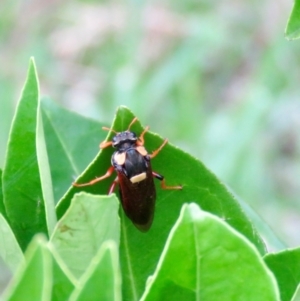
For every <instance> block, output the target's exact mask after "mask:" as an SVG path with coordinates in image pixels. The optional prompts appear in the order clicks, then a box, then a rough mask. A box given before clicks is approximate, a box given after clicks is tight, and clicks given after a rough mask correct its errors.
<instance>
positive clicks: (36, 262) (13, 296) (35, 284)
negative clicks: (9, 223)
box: [4, 237, 52, 301]
mask: <svg viewBox="0 0 300 301" xmlns="http://www.w3.org/2000/svg"><path fill="white" fill-rule="evenodd" d="M25 259H26V263H25V264H24V266H23V267H22V268H21V270H20V271H19V273H17V274H16V275H15V277H14V279H13V282H12V283H11V285H10V287H9V288H8V290H7V291H6V293H5V298H4V299H5V300H7V301H18V300H20V301H23V300H25V299H24V298H26V300H30V301H50V300H51V286H52V266H51V256H50V253H49V251H48V249H47V246H46V242H45V239H42V238H41V237H39V238H36V239H35V240H34V241H33V242H32V243H31V244H30V245H29V247H28V250H27V252H26V254H25Z"/></svg>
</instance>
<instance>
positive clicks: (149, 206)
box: [118, 162, 156, 232]
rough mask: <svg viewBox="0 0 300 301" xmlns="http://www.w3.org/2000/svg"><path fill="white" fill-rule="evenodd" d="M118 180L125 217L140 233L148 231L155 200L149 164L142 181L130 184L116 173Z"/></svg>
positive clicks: (124, 177) (123, 176) (120, 174)
mask: <svg viewBox="0 0 300 301" xmlns="http://www.w3.org/2000/svg"><path fill="white" fill-rule="evenodd" d="M118 178H119V188H120V198H121V203H122V207H123V209H124V211H125V213H126V215H127V216H128V217H129V218H130V219H131V221H132V222H133V223H134V225H135V226H136V227H137V228H138V229H139V230H140V231H143V232H145V231H148V230H149V228H150V227H151V224H152V221H153V215H154V207H155V199H156V191H155V186H154V181H153V176H152V169H151V165H150V162H149V166H148V168H147V170H146V178H145V179H144V180H142V181H140V182H137V183H132V182H131V181H130V179H129V178H128V177H126V176H125V175H124V174H123V173H122V172H118Z"/></svg>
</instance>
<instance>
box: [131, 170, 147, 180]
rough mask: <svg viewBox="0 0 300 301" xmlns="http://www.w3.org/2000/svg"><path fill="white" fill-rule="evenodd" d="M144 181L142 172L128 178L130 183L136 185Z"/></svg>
mask: <svg viewBox="0 0 300 301" xmlns="http://www.w3.org/2000/svg"><path fill="white" fill-rule="evenodd" d="M145 179H146V173H145V172H142V173H140V174H139V175H136V176H134V177H131V178H130V181H131V183H138V182H141V181H143V180H145Z"/></svg>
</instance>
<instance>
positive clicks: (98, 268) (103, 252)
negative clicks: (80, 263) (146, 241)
mask: <svg viewBox="0 0 300 301" xmlns="http://www.w3.org/2000/svg"><path fill="white" fill-rule="evenodd" d="M104 279H105V281H103V280H104ZM94 300H103V301H105V300H107V301H111V300H114V301H118V300H121V274H120V269H119V258H118V249H117V246H116V244H115V243H114V242H110V241H108V242H106V243H104V244H103V245H102V247H101V248H100V250H99V252H98V254H96V256H95V258H94V259H93V260H92V262H91V264H90V266H89V268H88V270H87V271H86V273H85V274H84V275H83V277H82V278H81V280H80V284H79V286H78V288H77V289H76V290H75V291H74V292H73V294H72V296H71V298H70V301H94Z"/></svg>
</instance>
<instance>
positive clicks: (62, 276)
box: [48, 243, 77, 301]
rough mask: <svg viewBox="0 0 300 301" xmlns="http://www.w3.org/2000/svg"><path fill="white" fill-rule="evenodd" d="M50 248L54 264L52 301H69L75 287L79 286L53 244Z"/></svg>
mask: <svg viewBox="0 0 300 301" xmlns="http://www.w3.org/2000/svg"><path fill="white" fill-rule="evenodd" d="M48 248H49V249H50V251H51V254H52V262H53V286H52V298H51V301H61V300H68V299H69V297H70V295H71V293H72V292H73V290H74V288H75V286H76V285H77V281H76V279H75V278H74V276H73V275H72V274H71V272H70V271H69V270H68V268H67V266H66V264H65V263H64V262H63V261H62V259H61V258H60V257H59V255H58V254H57V251H56V250H55V248H54V247H53V246H52V244H51V243H49V244H48Z"/></svg>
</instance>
